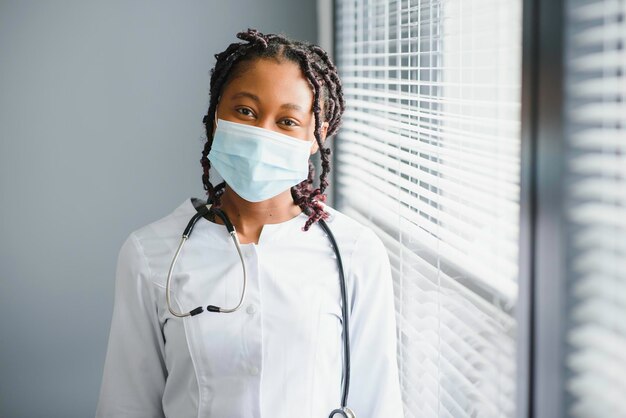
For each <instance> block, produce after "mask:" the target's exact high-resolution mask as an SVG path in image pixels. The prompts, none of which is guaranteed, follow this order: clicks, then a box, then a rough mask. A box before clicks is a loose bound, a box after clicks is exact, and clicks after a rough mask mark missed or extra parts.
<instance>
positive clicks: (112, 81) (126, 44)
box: [0, 0, 317, 418]
mask: <svg viewBox="0 0 626 418" xmlns="http://www.w3.org/2000/svg"><path fill="white" fill-rule="evenodd" d="M316 24H317V23H316V5H315V2H314V1H313V0H310V1H309V2H302V1H297V2H295V1H289V0H263V1H259V0H238V1H217V0H215V1H171V0H170V1H166V0H158V1H154V0H153V1H147V0H142V1H139V0H133V1H130V0H129V1H100V2H96V1H84V0H65V1H27V0H14V1H7V0H0V202H1V203H0V331H1V332H2V336H1V337H0V416H2V417H12V418H19V417H47V418H53V417H63V418H71V417H81V418H82V417H89V416H93V414H94V411H95V405H96V401H97V396H98V391H99V388H100V379H101V373H102V367H103V362H104V355H105V350H106V342H107V338H108V332H109V324H110V320H111V312H112V302H113V285H114V283H113V280H114V273H115V263H116V258H117V253H118V251H119V248H120V246H121V244H122V242H123V240H124V239H125V237H126V236H127V235H128V234H129V233H130V231H132V230H133V229H135V228H138V227H140V226H141V225H144V224H146V223H148V222H150V221H152V220H155V219H157V218H160V217H161V216H164V215H166V214H167V213H169V212H170V211H171V210H173V209H174V208H175V207H176V206H178V205H179V204H180V203H181V202H182V201H183V199H185V198H187V197H189V196H192V195H193V196H197V197H204V191H203V189H202V182H201V174H202V170H201V166H200V163H199V160H200V157H201V155H200V152H201V149H202V145H203V140H204V133H203V126H202V123H201V121H202V115H203V114H204V113H205V112H206V109H207V106H208V88H209V70H210V68H211V67H212V65H213V63H214V58H213V54H215V53H216V52H219V51H221V50H223V49H224V48H225V47H226V46H227V45H228V43H230V42H234V41H236V38H235V33H236V32H237V31H240V30H244V29H246V28H248V27H256V28H258V29H259V30H261V31H263V32H285V33H287V34H288V35H291V36H293V37H295V38H300V39H305V40H309V41H315V40H316V32H317V30H316Z"/></svg>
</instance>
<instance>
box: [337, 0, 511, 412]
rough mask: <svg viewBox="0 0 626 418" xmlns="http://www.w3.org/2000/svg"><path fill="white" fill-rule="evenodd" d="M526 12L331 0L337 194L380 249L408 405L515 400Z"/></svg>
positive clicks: (475, 406) (501, 0)
mask: <svg viewBox="0 0 626 418" xmlns="http://www.w3.org/2000/svg"><path fill="white" fill-rule="evenodd" d="M521 21H522V16H521V2H520V1H519V0H464V1H461V0H457V1H437V0H410V1H409V0H337V1H336V47H337V49H336V60H337V63H338V66H339V70H340V75H341V78H342V81H343V85H344V92H345V97H346V102H347V109H346V113H345V119H344V123H343V126H342V129H341V130H340V132H339V135H338V137H337V144H336V147H337V148H336V158H337V161H336V165H335V167H336V171H337V174H336V186H337V203H336V205H337V207H338V208H339V209H340V210H342V211H344V212H345V213H346V214H348V215H350V216H352V217H353V218H355V219H357V220H359V221H361V222H364V223H366V224H368V225H370V226H371V227H373V228H374V229H375V231H376V232H377V233H378V235H379V236H380V237H381V239H382V240H383V241H384V242H385V244H386V246H387V248H388V250H389V256H390V260H391V263H392V268H393V274H394V290H395V296H396V310H397V319H398V342H399V344H398V357H399V367H400V372H401V384H402V388H403V398H404V402H405V412H406V416H407V417H455V418H459V417H496V416H497V417H510V416H513V415H514V413H515V399H514V398H515V329H516V327H515V320H514V309H515V305H516V300H517V271H518V265H517V253H518V222H519V213H518V212H519V177H520V100H521V97H520V84H521ZM392 418H396V417H392Z"/></svg>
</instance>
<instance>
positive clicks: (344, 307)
mask: <svg viewBox="0 0 626 418" xmlns="http://www.w3.org/2000/svg"><path fill="white" fill-rule="evenodd" d="M210 211H211V212H213V213H214V214H216V215H217V216H219V217H220V218H221V219H222V221H224V225H225V226H226V229H227V230H228V233H229V234H230V236H231V238H232V239H233V243H234V244H235V247H236V248H237V254H238V255H239V258H240V260H241V266H242V269H243V290H242V292H241V297H240V299H239V302H238V303H237V305H236V306H235V307H233V308H221V307H219V306H214V305H208V306H207V308H206V309H207V311H209V312H219V313H231V312H235V311H236V310H237V309H239V308H240V307H241V305H242V304H243V301H244V299H245V294H246V286H247V281H248V277H247V269H246V263H245V261H244V257H243V254H242V252H241V244H240V242H239V238H238V236H237V232H236V231H235V227H234V226H233V224H232V223H231V222H230V219H228V216H227V215H226V213H224V212H223V211H222V210H221V209H219V208H213V207H211V205H210V204H209V205H205V206H202V207H201V208H199V209H198V210H197V213H196V214H194V215H193V217H192V218H191V219H190V220H189V222H188V224H187V226H186V227H185V230H184V231H183V235H182V237H181V240H180V243H179V244H178V248H177V249H176V253H175V254H174V257H173V259H172V262H171V264H170V268H169V270H168V273H167V282H166V286H165V296H166V300H167V308H168V310H169V311H170V313H171V314H172V315H174V316H176V317H178V318H184V317H188V316H195V315H198V314H200V313H202V312H204V309H203V308H202V306H198V307H197V308H195V309H192V310H191V311H189V312H186V313H185V312H177V311H175V310H174V309H173V308H172V304H171V297H170V289H171V281H172V272H173V271H174V266H175V265H176V261H177V260H178V257H179V255H180V253H181V250H182V248H183V245H184V244H185V242H186V241H187V240H188V239H189V237H190V236H191V232H192V231H193V228H194V227H195V225H196V223H197V222H198V220H199V219H200V218H202V217H204V216H205V215H207V214H208V213H209V212H210ZM317 223H318V224H319V225H320V227H321V228H322V229H323V230H324V232H325V234H326V236H327V237H328V239H329V240H330V243H331V245H332V247H333V251H334V252H335V256H336V258H337V266H338V269H339V284H340V290H341V316H342V321H343V360H344V367H343V376H342V378H343V382H342V392H341V408H339V409H335V410H334V411H332V412H331V413H330V417H336V416H342V417H346V418H354V417H355V414H354V412H352V410H350V408H348V407H347V406H346V404H347V401H348V392H349V389H350V324H349V313H348V294H347V291H346V280H345V276H344V270H343V262H342V260H341V253H340V251H339V247H338V245H337V241H336V240H335V236H334V235H333V233H332V231H331V230H330V228H329V227H328V224H327V223H326V221H324V220H323V219H320V220H318V222H317Z"/></svg>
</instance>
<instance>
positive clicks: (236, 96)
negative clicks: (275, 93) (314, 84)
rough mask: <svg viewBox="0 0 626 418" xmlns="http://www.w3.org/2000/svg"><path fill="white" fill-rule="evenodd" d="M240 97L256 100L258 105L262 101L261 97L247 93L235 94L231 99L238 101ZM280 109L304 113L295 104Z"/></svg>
mask: <svg viewBox="0 0 626 418" xmlns="http://www.w3.org/2000/svg"><path fill="white" fill-rule="evenodd" d="M240 97H247V98H249V99H252V100H254V101H255V102H257V103H259V102H260V101H261V100H260V99H259V96H257V95H256V94H252V93H249V92H247V91H240V92H239V93H235V94H233V96H232V97H231V100H234V99H238V98H240ZM280 107H281V108H285V109H292V110H299V111H301V112H302V106H300V105H297V104H295V103H285V104H283V105H281V106H280Z"/></svg>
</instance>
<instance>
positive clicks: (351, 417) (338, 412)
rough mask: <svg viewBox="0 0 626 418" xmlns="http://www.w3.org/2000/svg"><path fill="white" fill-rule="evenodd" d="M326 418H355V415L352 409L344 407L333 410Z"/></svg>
mask: <svg viewBox="0 0 626 418" xmlns="http://www.w3.org/2000/svg"><path fill="white" fill-rule="evenodd" d="M328 418H356V415H355V414H354V412H352V409H350V408H348V407H347V406H344V407H343V408H340V409H335V410H334V411H333V412H331V413H330V416H329V417H328Z"/></svg>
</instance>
